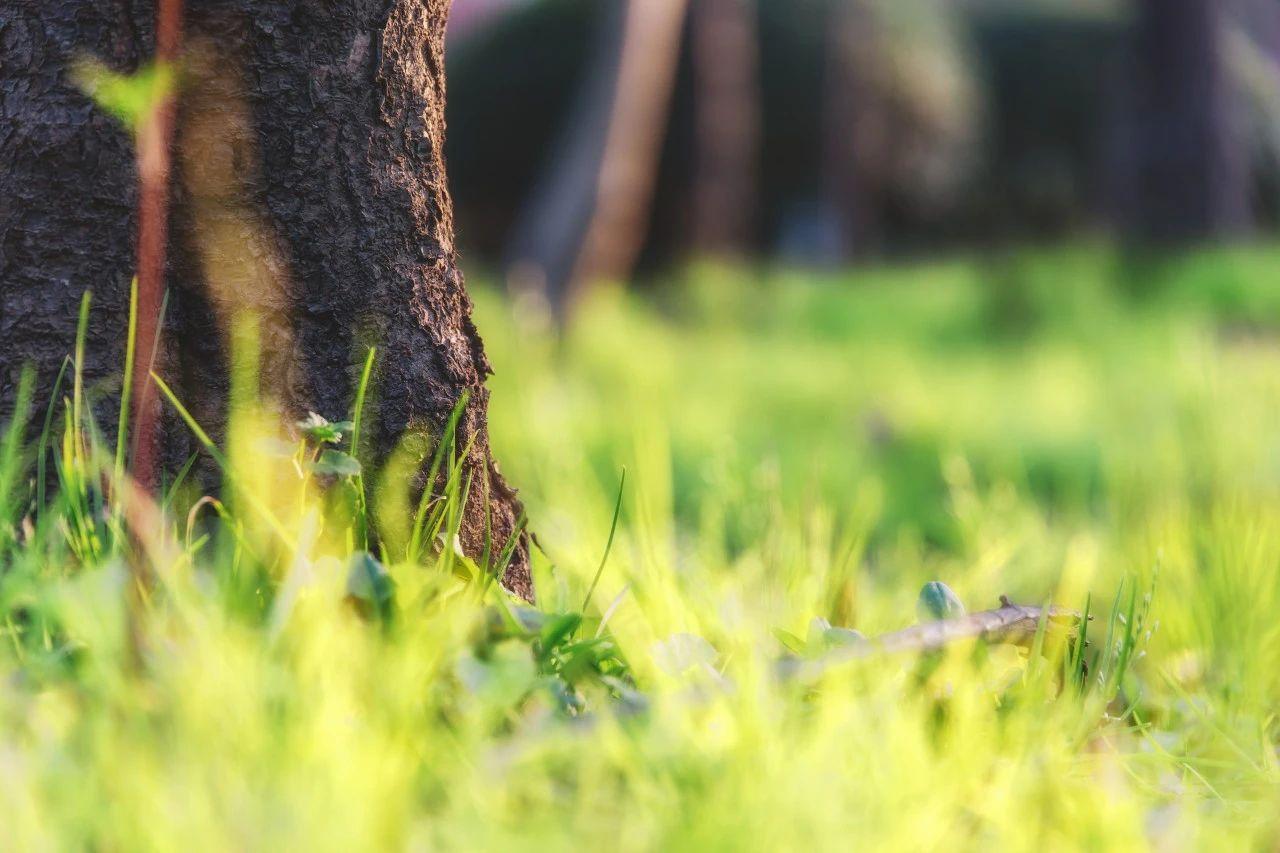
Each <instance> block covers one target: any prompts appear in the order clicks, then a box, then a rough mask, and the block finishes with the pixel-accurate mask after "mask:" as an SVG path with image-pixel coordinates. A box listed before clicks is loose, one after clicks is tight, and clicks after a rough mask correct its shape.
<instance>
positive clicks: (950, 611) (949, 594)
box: [916, 581, 965, 622]
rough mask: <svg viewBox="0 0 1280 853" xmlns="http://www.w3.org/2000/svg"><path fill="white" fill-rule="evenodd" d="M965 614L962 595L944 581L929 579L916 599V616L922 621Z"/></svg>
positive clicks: (952, 617) (954, 617)
mask: <svg viewBox="0 0 1280 853" xmlns="http://www.w3.org/2000/svg"><path fill="white" fill-rule="evenodd" d="M964 614H965V609H964V604H963V603H962V602H961V601H960V596H958V595H956V594H955V592H954V591H952V589H951V587H949V586H947V585H946V584H945V583H943V582H942V581H929V582H928V583H927V584H925V585H924V586H923V587H922V588H921V590H920V598H919V599H917V600H916V616H917V617H918V618H919V619H920V621H921V622H933V621H935V620H938V619H956V618H959V617H961V616H963V615H964Z"/></svg>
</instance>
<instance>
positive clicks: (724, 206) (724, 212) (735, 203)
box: [691, 0, 760, 257]
mask: <svg viewBox="0 0 1280 853" xmlns="http://www.w3.org/2000/svg"><path fill="white" fill-rule="evenodd" d="M691 14H692V18H693V59H694V68H695V71H694V76H695V78H696V82H695V85H696V87H697V163H696V169H697V170H696V172H695V174H694V191H693V217H694V225H693V240H694V247H695V248H696V249H697V250H698V251H700V252H703V253H706V254H711V255H720V256H730V257H731V256H736V255H741V254H743V253H744V252H745V251H746V249H747V247H748V246H750V245H751V232H752V228H753V225H754V215H755V201H756V179H757V165H758V164H757V152H758V150H759V141H760V140H759V137H760V80H759V47H758V39H757V34H756V29H757V28H756V8H755V4H754V3H752V2H750V0H698V2H696V3H695V4H694V6H693V9H692V12H691Z"/></svg>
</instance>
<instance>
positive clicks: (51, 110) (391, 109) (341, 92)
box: [0, 0, 647, 597]
mask: <svg viewBox="0 0 1280 853" xmlns="http://www.w3.org/2000/svg"><path fill="white" fill-rule="evenodd" d="M320 5H321V6H322V7H323V8H321V7H320V6H317V5H316V4H297V3H291V2H284V0H223V2H219V3H196V2H192V3H190V4H189V7H188V10H187V15H186V19H185V21H184V27H185V30H186V36H187V44H188V46H189V50H188V52H187V56H186V59H187V68H186V71H187V73H186V74H185V75H184V80H183V83H182V87H181V89H180V91H179V93H178V122H177V125H178V126H177V139H176V143H175V146H174V155H175V156H174V186H173V209H172V213H171V218H170V222H171V228H170V239H169V244H168V264H167V283H168V286H169V288H170V292H171V297H172V299H171V305H170V312H169V315H168V317H167V329H166V332H165V337H166V343H165V345H164V347H163V351H162V353H161V358H160V363H159V369H160V372H161V373H162V374H163V375H164V376H165V377H166V378H167V379H168V380H169V381H170V383H171V384H172V385H173V386H174V387H175V388H176V389H177V392H178V394H179V395H180V396H181V397H182V398H183V399H184V401H185V402H186V403H187V404H188V405H189V406H190V407H191V409H192V410H193V412H194V413H195V415H196V416H197V418H198V419H200V420H201V421H202V422H203V423H204V424H205V425H206V426H208V427H211V428H213V429H214V430H215V431H216V430H218V429H219V428H220V426H221V424H222V422H223V420H224V419H225V412H226V408H227V401H228V394H229V388H228V376H229V374H230V372H231V369H230V363H229V351H228V339H229V336H230V334H231V331H232V323H233V317H232V313H233V311H235V310H237V309H251V310H252V311H254V312H255V313H256V315H257V317H258V321H259V323H260V328H261V343H262V357H261V365H262V376H261V382H262V385H263V389H264V391H265V392H266V393H268V394H269V395H270V396H271V397H272V398H274V399H275V400H276V401H277V402H278V404H279V405H280V407H281V409H282V410H283V415H284V416H285V417H288V418H292V417H300V416H302V415H303V414H305V413H306V412H307V411H308V410H314V411H317V412H319V413H321V414H323V415H325V416H327V417H329V418H334V419H336V418H342V417H344V416H345V415H346V414H347V412H348V411H349V407H350V405H351V402H352V398H353V396H354V390H355V388H354V386H355V381H356V378H357V377H358V373H359V363H360V361H361V360H362V357H363V345H364V344H365V343H373V344H376V345H377V346H378V347H379V351H380V353H381V357H380V359H379V362H378V372H377V378H376V388H375V393H376V397H377V400H378V404H377V409H376V411H371V412H370V413H369V416H370V421H369V423H370V424H371V426H370V430H369V438H370V445H369V447H368V450H369V454H368V456H367V457H366V458H369V459H377V460H381V459H385V458H386V456H387V454H389V453H390V451H391V450H392V448H393V447H394V446H395V445H396V444H397V442H398V441H399V440H400V439H401V437H402V436H404V435H405V434H406V433H409V432H415V433H416V432H426V433H431V434H434V435H439V433H440V430H441V428H442V427H443V425H444V423H445V422H446V419H447V418H448V416H449V414H450V412H451V411H452V410H453V409H454V407H455V404H456V403H457V402H458V401H459V400H460V399H461V397H462V396H463V394H464V393H469V395H470V396H469V402H468V404H467V407H466V409H465V411H464V414H463V417H462V420H461V422H460V425H459V432H460V434H461V435H460V438H459V446H465V445H466V444H467V443H468V442H471V450H470V455H469V456H468V457H467V461H466V465H465V466H464V467H465V469H466V473H467V474H468V475H470V476H471V478H472V488H471V500H470V502H469V505H468V507H467V511H466V513H465V519H464V522H463V527H462V536H461V538H462V544H463V547H464V549H465V550H466V551H467V552H468V553H470V554H472V555H475V556H479V555H480V553H481V550H482V548H483V547H484V542H485V539H486V531H487V530H491V532H492V537H493V539H494V540H496V541H498V542H499V543H501V542H503V541H505V540H506V539H507V538H508V537H510V536H512V535H514V533H515V531H516V529H517V519H518V517H519V515H520V513H521V509H520V506H519V503H518V501H517V500H516V498H515V495H514V492H513V491H512V490H511V489H510V488H509V487H508V486H507V485H506V484H505V482H504V481H503V479H502V477H501V475H500V474H499V473H498V470H497V467H496V465H495V463H494V461H493V457H492V455H491V453H490V448H489V441H488V434H487V428H486V410H487V402H488V392H487V391H486V390H485V387H484V380H485V376H486V375H487V374H488V373H489V363H488V361H487V360H486V358H485V355H484V350H483V347H482V345H481V341H480V337H479V335H478V334H477V333H476V330H475V327H474V326H473V325H472V322H471V302H470V300H469V298H468V296H467V294H466V291H465V289H464V287H463V282H462V276H461V273H460V272H459V270H458V266H457V258H456V255H455V252H454V242H453V214H452V203H451V201H450V198H449V194H448V191H447V189H446V180H445V170H444V162H443V157H442V146H443V139H444V102H445V81H444V79H443V68H444V61H443V38H444V29H445V22H446V18H447V11H448V2H447V0H425V2H424V0H390V2H388V0H333V2H329V3H325V4H320ZM643 5H647V4H643ZM0 35H2V36H3V40H4V51H3V60H2V61H3V66H2V67H0V95H2V96H3V97H2V98H0V103H2V104H3V113H4V115H3V125H0V199H3V202H0V361H3V365H4V369H3V372H2V373H0V399H4V400H6V401H8V400H11V399H12V398H13V388H14V383H15V380H16V376H17V373H18V371H19V369H20V367H21V365H22V364H23V363H24V362H27V361H30V362H33V363H34V364H35V366H36V367H37V368H38V370H39V375H40V381H41V388H42V389H43V391H44V392H46V393H48V392H49V391H50V386H51V383H52V380H53V377H54V374H55V373H56V372H57V369H58V365H59V363H60V362H61V361H62V359H63V357H64V356H65V355H66V354H67V353H69V352H70V351H71V349H72V346H73V339H74V336H75V327H76V306H77V303H78V302H79V299H80V294H81V293H82V292H83V291H84V290H85V289H92V290H93V292H94V305H95V310H94V313H93V317H92V322H91V323H90V327H89V340H88V353H87V359H86V363H85V376H86V380H87V382H88V383H89V385H90V387H94V386H101V385H103V384H104V383H110V382H111V381H113V379H114V377H117V376H119V375H120V373H121V371H122V370H123V369H124V367H125V365H124V345H125V335H126V319H127V316H128V291H129V281H130V279H131V277H132V276H133V274H134V270H135V266H136V260H135V252H134V239H135V233H134V232H135V228H136V213H135V207H136V203H137V176H136V170H135V166H134V153H133V150H132V140H131V138H130V136H129V133H128V131H127V130H126V129H125V128H124V127H123V126H122V125H121V124H120V123H118V122H117V121H115V120H114V119H112V118H110V117H109V116H108V115H107V114H106V113H105V112H104V111H103V110H102V109H101V108H99V107H97V106H95V105H94V103H93V102H92V101H91V100H90V98H89V97H87V96H86V95H84V94H83V93H82V92H81V91H80V89H79V88H78V87H77V86H76V84H75V83H74V82H73V79H72V77H73V73H72V64H73V62H74V60H75V59H76V58H77V57H80V56H89V57H94V58H96V59H98V60H100V61H101V62H102V63H104V64H105V65H107V66H108V67H109V68H110V69H111V70H113V71H116V72H120V73H132V72H134V71H137V70H138V69H139V68H141V67H143V66H144V65H145V64H146V63H148V62H149V61H150V60H151V58H152V54H153V45H154V40H155V27H154V21H153V8H152V4H149V3H134V2H130V1H129V0H7V2H6V3H4V4H3V5H2V6H0ZM142 345H144V346H145V345H147V342H143V343H142ZM108 396H111V395H108ZM114 405H115V403H114V402H112V403H108V404H106V405H104V406H103V407H102V409H101V410H100V411H101V414H102V415H104V416H106V417H112V416H113V414H112V412H111V411H107V410H108V409H111V408H112V406H114ZM192 449H193V444H192V442H191V440H190V437H189V436H188V435H187V433H186V430H185V428H184V427H182V426H181V425H180V424H178V423H176V421H175V420H173V419H168V420H167V421H166V423H165V424H164V435H163V452H164V454H165V456H166V459H167V461H168V463H169V464H170V465H174V464H176V463H177V462H179V461H180V460H182V459H183V458H185V456H186V455H187V454H188V453H190V452H191V450H192ZM407 485H408V484H406V487H407ZM522 539H523V537H522ZM504 583H505V585H506V586H507V587H508V588H510V589H512V590H514V591H516V592H519V593H521V594H522V595H525V596H526V597H528V596H530V595H532V587H531V584H530V578H529V569H528V555H527V548H526V547H524V546H523V545H522V546H521V547H519V548H517V553H516V556H515V558H514V561H513V563H512V565H511V566H510V568H509V569H508V571H507V574H506V577H505V579H504Z"/></svg>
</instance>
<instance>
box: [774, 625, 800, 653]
mask: <svg viewBox="0 0 1280 853" xmlns="http://www.w3.org/2000/svg"><path fill="white" fill-rule="evenodd" d="M773 636H774V637H776V638H777V640H778V642H779V643H782V645H783V647H784V648H785V649H786V650H787V651H789V652H791V653H793V654H797V655H802V654H804V653H805V649H806V644H805V641H804V640H802V639H800V638H799V637H797V636H796V635H795V634H793V633H791V632H790V631H784V630H783V629H781V628H774V629H773Z"/></svg>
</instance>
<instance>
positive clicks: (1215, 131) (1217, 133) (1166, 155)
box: [1132, 0, 1250, 242]
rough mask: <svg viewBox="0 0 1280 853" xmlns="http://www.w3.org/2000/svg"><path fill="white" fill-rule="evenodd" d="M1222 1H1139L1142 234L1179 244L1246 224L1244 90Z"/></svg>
mask: <svg viewBox="0 0 1280 853" xmlns="http://www.w3.org/2000/svg"><path fill="white" fill-rule="evenodd" d="M1229 5H1230V4H1229V3H1227V2H1224V0H1138V3H1137V13H1138V14H1137V23H1136V29H1135V51H1134V59H1135V79H1134V83H1135V86H1134V89H1135V96H1136V101H1137V103H1136V111H1135V112H1136V119H1137V128H1136V131H1137V132H1136V138H1135V146H1134V152H1133V168H1134V192H1133V200H1134V205H1133V206H1134V210H1133V215H1132V219H1133V220H1134V221H1133V226H1134V230H1135V232H1136V235H1137V236H1138V237H1139V238H1140V239H1143V240H1146V241H1152V242H1177V241H1185V240H1197V239H1206V238H1212V237H1221V236H1228V235H1232V234H1238V233H1240V232H1241V231H1242V230H1243V229H1245V228H1246V227H1247V226H1248V224H1249V219H1250V212H1249V162H1248V153H1247V146H1246V145H1245V143H1244V139H1243V136H1244V130H1243V128H1242V127H1241V126H1240V124H1241V122H1240V118H1241V116H1240V110H1239V103H1238V101H1239V92H1238V91H1236V87H1235V85H1234V83H1233V81H1232V79H1231V73H1230V69H1229V64H1228V62H1227V57H1226V56H1225V50H1224V39H1225V34H1224V26H1225V23H1226V19H1227V15H1228V13H1229V11H1230V9H1229Z"/></svg>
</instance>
